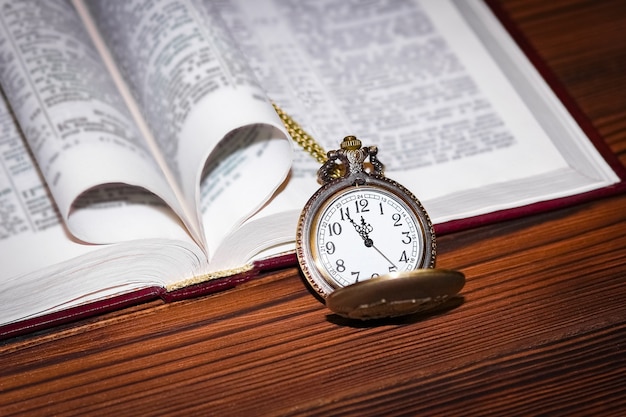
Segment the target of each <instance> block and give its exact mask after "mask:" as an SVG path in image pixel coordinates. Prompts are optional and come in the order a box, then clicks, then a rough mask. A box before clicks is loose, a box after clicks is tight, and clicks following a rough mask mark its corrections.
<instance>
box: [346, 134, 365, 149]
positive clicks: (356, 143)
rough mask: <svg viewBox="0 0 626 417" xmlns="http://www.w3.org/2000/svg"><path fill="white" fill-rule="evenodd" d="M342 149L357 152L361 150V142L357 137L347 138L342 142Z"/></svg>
mask: <svg viewBox="0 0 626 417" xmlns="http://www.w3.org/2000/svg"><path fill="white" fill-rule="evenodd" d="M341 149H345V150H349V151H356V150H357V149H361V141H360V140H358V139H357V137H356V136H346V137H345V138H343V141H342V142H341Z"/></svg>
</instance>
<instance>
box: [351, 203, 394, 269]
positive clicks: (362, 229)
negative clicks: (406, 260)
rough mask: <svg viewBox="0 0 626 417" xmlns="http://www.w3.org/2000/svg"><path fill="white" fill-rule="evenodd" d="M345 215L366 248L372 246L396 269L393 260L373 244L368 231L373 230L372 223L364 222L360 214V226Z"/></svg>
mask: <svg viewBox="0 0 626 417" xmlns="http://www.w3.org/2000/svg"><path fill="white" fill-rule="evenodd" d="M347 217H348V220H350V223H352V226H354V230H356V232H357V233H358V234H359V236H361V239H363V243H364V244H365V246H367V247H368V248H374V249H375V250H376V252H378V253H379V254H380V256H382V257H383V258H385V260H386V261H387V262H389V264H390V265H391V266H393V267H394V268H395V269H398V267H397V266H396V265H395V264H394V263H393V262H391V260H390V259H389V258H387V257H386V256H385V254H384V253H382V252H381V251H380V249H378V248H377V247H376V246H375V245H374V241H373V240H372V239H370V237H369V233H370V232H371V231H373V230H374V228H373V227H372V225H371V224H369V223H365V219H364V218H363V216H361V226H359V225H358V224H356V223H355V222H354V220H352V218H351V217H350V215H349V214H347Z"/></svg>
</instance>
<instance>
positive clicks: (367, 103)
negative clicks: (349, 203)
mask: <svg viewBox="0 0 626 417" xmlns="http://www.w3.org/2000/svg"><path fill="white" fill-rule="evenodd" d="M0 10H1V13H0V85H1V88H2V93H3V95H2V100H1V101H0V129H1V132H2V133H1V136H0V151H1V153H0V266H1V268H0V328H1V327H2V326H4V329H5V330H6V329H9V330H6V331H5V334H14V333H11V332H12V331H14V330H15V328H17V327H19V323H22V322H24V321H25V320H26V321H28V320H35V321H36V320H37V318H41V317H46V316H48V315H55V314H56V315H57V317H58V316H59V315H62V314H63V312H64V311H69V310H72V309H74V310H72V311H77V310H76V309H77V308H78V309H80V308H81V306H89V305H93V303H101V305H106V302H107V300H112V299H115V300H120V297H122V298H123V297H124V295H128V294H142V291H144V293H145V291H147V293H149V294H152V295H154V294H157V295H158V294H162V293H165V292H172V291H176V290H178V289H180V288H186V287H187V288H188V287H189V286H190V285H194V284H198V283H201V282H204V281H211V280H216V279H218V278H220V277H232V276H236V274H238V273H244V272H245V271H248V270H251V269H254V267H255V265H258V264H255V262H258V261H259V260H262V259H273V258H272V257H275V256H277V255H280V254H284V253H285V252H289V251H291V250H293V243H294V238H295V228H296V223H297V218H298V215H299V213H300V210H301V208H302V207H303V205H304V203H305V202H306V200H307V199H308V198H309V196H310V195H311V194H312V193H313V192H314V191H315V190H316V189H317V188H318V187H319V184H317V182H316V180H315V173H316V171H317V168H318V166H319V165H318V163H317V162H316V161H315V160H314V159H313V158H311V157H310V155H308V154H307V153H306V152H304V151H303V150H301V149H299V148H297V147H295V146H294V145H293V144H292V143H291V140H290V138H289V137H288V134H287V133H286V130H285V128H284V127H283V126H282V124H281V122H280V119H279V118H278V117H277V115H276V113H275V111H274V110H273V108H272V105H271V101H274V102H275V103H278V104H279V105H280V106H281V107H282V108H283V109H284V110H285V111H286V112H287V113H289V114H291V115H292V116H293V117H294V118H295V119H296V120H298V121H299V122H300V123H301V124H302V125H303V126H304V127H305V129H306V130H307V131H308V132H309V133H310V134H311V135H312V136H313V137H315V138H316V139H317V140H318V141H319V142H320V144H321V145H322V146H323V147H324V148H326V149H328V150H330V149H336V148H337V147H338V145H339V143H340V141H341V139H342V138H343V137H344V136H346V135H348V134H352V135H356V136H357V137H359V138H360V139H361V140H362V141H363V143H364V145H377V146H378V147H379V157H380V159H381V161H382V162H383V163H384V164H385V165H386V172H385V173H386V176H388V177H390V178H392V179H394V180H396V181H398V182H400V183H401V184H403V185H405V186H406V187H407V188H409V189H410V190H411V191H412V192H413V193H414V194H415V195H417V197H418V198H419V199H420V200H421V202H422V203H423V204H424V206H425V207H426V209H427V211H428V212H429V214H430V216H431V218H432V220H433V222H434V223H435V224H436V227H438V228H439V230H440V231H450V230H455V229H458V228H459V227H465V226H464V225H468V224H469V225H472V224H478V223H480V222H483V221H490V219H494V218H498V217H501V218H506V217H507V215H506V214H504V213H511V212H514V213H518V215H519V213H521V211H520V210H524V209H528V208H529V207H531V208H532V207H537V204H544V203H543V202H554V201H560V202H568V201H570V200H568V199H569V198H571V197H572V196H586V197H584V198H593V197H595V196H597V195H600V194H603V193H605V194H606V193H611V192H616V191H617V190H620V189H623V187H622V186H623V181H622V179H620V177H623V172H622V171H621V169H622V168H621V166H620V165H619V164H618V163H617V162H616V160H611V161H610V163H607V162H606V161H607V160H606V159H605V158H603V156H602V154H601V153H600V152H599V151H598V150H597V149H596V147H594V145H593V143H592V141H591V140H590V139H589V138H588V135H587V134H586V133H585V132H584V131H583V129H581V127H580V126H579V124H577V122H576V120H575V119H574V117H572V115H571V113H570V112H569V111H568V109H567V108H566V106H564V105H563V103H562V102H561V101H560V100H559V99H558V98H557V95H556V94H555V93H554V92H553V91H552V89H551V88H550V87H549V86H548V84H546V82H545V81H544V80H543V78H542V77H541V75H540V73H539V72H538V71H537V70H536V68H535V67H534V66H533V65H532V64H531V63H530V61H529V60H528V59H527V57H526V56H525V55H524V53H523V52H522V51H521V50H520V49H519V48H518V46H517V45H516V43H515V42H514V41H513V39H512V38H511V37H510V36H509V35H508V33H507V32H506V31H505V29H504V28H503V26H502V25H501V24H500V22H499V20H498V19H497V18H496V17H495V16H494V14H493V13H492V12H491V10H490V8H489V7H487V6H486V5H485V4H484V3H482V2H481V1H478V0H471V1H470V0H456V1H455V0H404V1H400V0H398V1H382V0H381V1H374V2H367V3H363V2H360V1H345V0H317V1H310V2H303V1H300V0H280V1H279V0H255V1H254V2H249V1H246V0H218V1H215V0H206V1H200V0H153V1H139V0H137V1H127V2H113V1H105V0H85V1H75V2H74V3H69V2H66V1H46V2H39V1H24V2H14V1H12V0H0ZM609 158H610V156H609ZM580 198H582V197H579V199H580ZM557 205H558V204H557ZM516 210H517V211H516ZM467 219H470V220H469V222H468V220H467ZM471 219H474V220H471ZM476 219H478V221H476ZM155 288H156V289H158V290H157V291H156V293H154V292H151V289H155ZM116 297H117V298H116ZM131 298H132V297H131ZM102 303H104V304H102ZM68 309H69V310H68ZM42 321H43V322H45V321H46V320H44V319H42ZM53 322H54V320H53ZM33 328H36V326H35V327H33ZM11 329H13V330H11Z"/></svg>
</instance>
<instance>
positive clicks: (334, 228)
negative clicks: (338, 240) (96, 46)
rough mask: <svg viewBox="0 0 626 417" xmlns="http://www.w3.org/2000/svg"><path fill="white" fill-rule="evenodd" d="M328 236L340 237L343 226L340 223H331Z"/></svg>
mask: <svg viewBox="0 0 626 417" xmlns="http://www.w3.org/2000/svg"><path fill="white" fill-rule="evenodd" d="M328 234H329V235H330V236H335V235H340V234H341V224H339V223H338V222H334V223H330V224H329V225H328Z"/></svg>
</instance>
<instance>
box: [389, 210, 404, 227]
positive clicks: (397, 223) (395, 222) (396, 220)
mask: <svg viewBox="0 0 626 417" xmlns="http://www.w3.org/2000/svg"><path fill="white" fill-rule="evenodd" d="M391 218H392V219H393V225H394V226H402V223H401V222H400V220H401V219H402V216H400V213H393V215H392V216H391Z"/></svg>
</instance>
